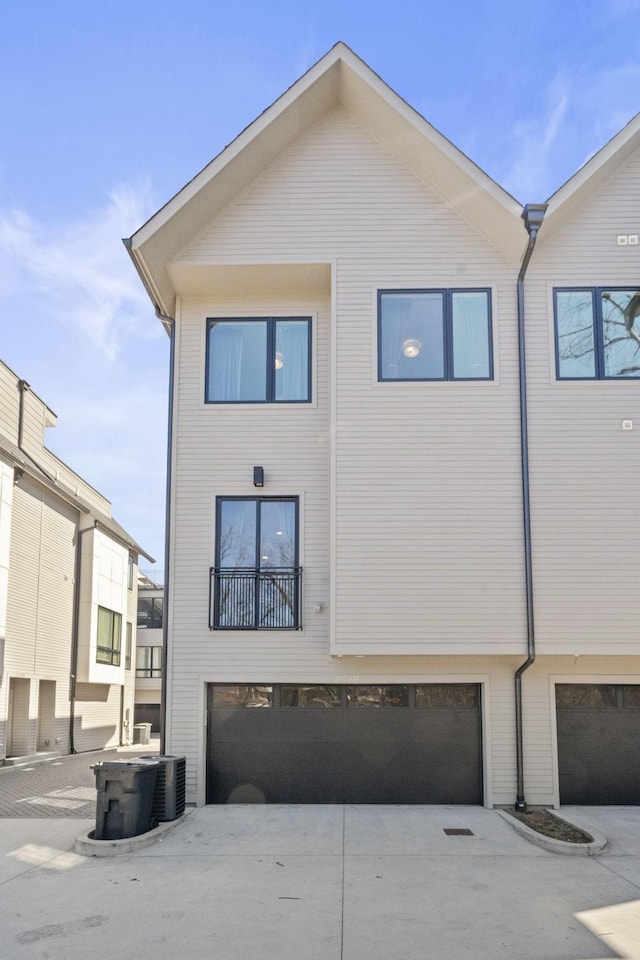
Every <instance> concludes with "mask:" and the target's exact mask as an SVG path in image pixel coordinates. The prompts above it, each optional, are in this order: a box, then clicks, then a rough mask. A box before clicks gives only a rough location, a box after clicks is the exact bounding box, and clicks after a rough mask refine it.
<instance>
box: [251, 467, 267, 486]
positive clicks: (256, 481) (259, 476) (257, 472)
mask: <svg viewBox="0 0 640 960" xmlns="http://www.w3.org/2000/svg"><path fill="white" fill-rule="evenodd" d="M253 485H254V487H264V468H263V467H254V468H253Z"/></svg>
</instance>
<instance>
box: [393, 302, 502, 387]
mask: <svg viewBox="0 0 640 960" xmlns="http://www.w3.org/2000/svg"><path fill="white" fill-rule="evenodd" d="M491 379H493V362H492V349H491V291H490V290H379V291H378V380H491Z"/></svg>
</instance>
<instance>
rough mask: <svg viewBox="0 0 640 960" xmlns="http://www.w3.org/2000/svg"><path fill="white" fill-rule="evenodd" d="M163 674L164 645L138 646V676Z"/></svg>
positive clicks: (145, 676) (156, 676)
mask: <svg viewBox="0 0 640 960" xmlns="http://www.w3.org/2000/svg"><path fill="white" fill-rule="evenodd" d="M161 676H162V647H136V677H140V678H146V679H152V678H158V677H161Z"/></svg>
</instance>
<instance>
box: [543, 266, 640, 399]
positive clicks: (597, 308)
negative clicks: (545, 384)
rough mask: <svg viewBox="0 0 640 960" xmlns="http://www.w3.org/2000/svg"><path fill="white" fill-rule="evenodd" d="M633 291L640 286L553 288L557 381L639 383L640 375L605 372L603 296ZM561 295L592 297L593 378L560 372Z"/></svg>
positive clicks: (612, 285) (632, 284) (631, 284)
mask: <svg viewBox="0 0 640 960" xmlns="http://www.w3.org/2000/svg"><path fill="white" fill-rule="evenodd" d="M631 290H636V291H640V284H637V283H635V284H634V283H630V284H626V285H624V284H622V285H621V284H610V285H606V286H589V285H585V286H570V287H554V288H553V340H554V352H555V364H556V380H560V381H565V380H566V381H571V380H574V381H579V382H586V383H591V382H593V381H594V380H608V381H611V382H615V381H617V380H630V381H632V382H634V381H635V382H636V383H637V382H638V380H639V379H640V374H639V375H637V376H631V375H627V376H624V375H622V376H612V375H611V374H607V373H606V372H605V343H604V320H603V315H602V294H603V293H616V292H618V291H619V292H629V291H631ZM559 293H584V294H589V295H590V296H591V311H592V314H591V315H592V323H593V359H594V372H593V375H592V376H584V377H578V376H567V375H566V374H562V373H561V372H560V342H559V331H558V294H559Z"/></svg>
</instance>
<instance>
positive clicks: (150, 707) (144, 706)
mask: <svg viewBox="0 0 640 960" xmlns="http://www.w3.org/2000/svg"><path fill="white" fill-rule="evenodd" d="M133 716H134V723H150V724H151V732H152V733H160V704H159V703H136V705H135V708H134V711H133Z"/></svg>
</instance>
